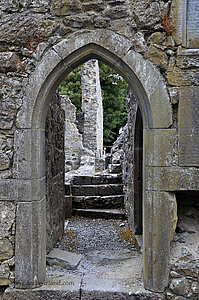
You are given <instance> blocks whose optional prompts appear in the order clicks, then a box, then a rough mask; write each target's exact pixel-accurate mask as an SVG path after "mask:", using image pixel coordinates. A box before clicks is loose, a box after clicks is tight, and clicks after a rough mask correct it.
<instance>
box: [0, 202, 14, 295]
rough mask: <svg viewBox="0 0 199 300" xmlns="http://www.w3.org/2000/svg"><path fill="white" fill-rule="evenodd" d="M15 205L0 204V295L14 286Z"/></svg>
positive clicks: (9, 203) (10, 203) (12, 203)
mask: <svg viewBox="0 0 199 300" xmlns="http://www.w3.org/2000/svg"><path fill="white" fill-rule="evenodd" d="M15 214H16V203H14V202H7V201H3V202H1V203H0V295H1V291H2V290H4V289H5V287H6V286H8V285H10V286H12V285H13V284H14V265H15V257H14V250H15Z"/></svg>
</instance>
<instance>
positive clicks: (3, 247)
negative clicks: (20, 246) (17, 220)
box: [0, 238, 13, 261]
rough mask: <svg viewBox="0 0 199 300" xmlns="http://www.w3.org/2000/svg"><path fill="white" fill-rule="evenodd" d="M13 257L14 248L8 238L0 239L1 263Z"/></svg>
mask: <svg viewBox="0 0 199 300" xmlns="http://www.w3.org/2000/svg"><path fill="white" fill-rule="evenodd" d="M12 256H13V246H12V244H11V242H10V241H9V240H8V239H7V238H0V261H3V260H6V259H9V258H11V257H12Z"/></svg>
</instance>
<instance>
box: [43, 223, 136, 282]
mask: <svg viewBox="0 0 199 300" xmlns="http://www.w3.org/2000/svg"><path fill="white" fill-rule="evenodd" d="M56 248H59V249H61V250H66V251H70V252H74V253H79V254H81V255H82V260H81V262H80V264H79V266H78V268H77V269H76V270H67V269H61V268H57V267H56V268H55V267H49V266H48V268H47V270H48V272H47V274H48V276H49V277H51V276H55V275H56V276H59V274H63V273H64V274H68V275H76V276H77V275H78V276H81V277H82V276H83V277H84V278H86V277H87V278H116V279H126V278H131V279H132V282H133V283H135V284H137V283H139V284H141V282H142V254H141V251H140V250H139V247H138V245H137V243H136V239H135V237H134V236H133V234H132V232H131V230H130V229H129V227H128V223H127V221H121V220H102V219H85V218H72V219H70V220H69V221H68V222H66V226H65V231H64V235H63V238H62V240H61V241H60V242H59V243H57V245H56ZM54 272H58V274H55V273H54Z"/></svg>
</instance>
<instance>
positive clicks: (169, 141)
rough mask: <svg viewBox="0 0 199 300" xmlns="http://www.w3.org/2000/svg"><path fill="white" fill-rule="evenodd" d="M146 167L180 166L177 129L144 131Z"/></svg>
mask: <svg viewBox="0 0 199 300" xmlns="http://www.w3.org/2000/svg"><path fill="white" fill-rule="evenodd" d="M144 149H145V154H144V165H145V166H165V167H166V166H168V167H169V166H172V165H177V164H178V149H177V133H176V130H175V129H144Z"/></svg>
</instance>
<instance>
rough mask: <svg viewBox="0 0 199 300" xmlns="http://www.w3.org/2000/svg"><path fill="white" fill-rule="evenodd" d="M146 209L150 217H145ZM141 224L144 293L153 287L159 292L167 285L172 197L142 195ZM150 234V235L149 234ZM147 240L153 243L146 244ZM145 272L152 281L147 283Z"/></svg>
mask: <svg viewBox="0 0 199 300" xmlns="http://www.w3.org/2000/svg"><path fill="white" fill-rule="evenodd" d="M147 203H148V204H147ZM149 209H150V210H151V209H152V216H151V214H150V215H149V211H150V210H149ZM151 219H152V221H151ZM144 220H145V221H144V222H145V226H144V232H143V235H144V236H143V238H144V246H143V255H144V261H143V263H144V267H143V271H144V281H145V286H146V287H147V288H148V289H151V287H152V286H153V290H156V291H161V290H162V291H163V290H164V287H166V286H167V284H168V279H169V278H168V277H169V253H170V244H171V242H172V239H173V235H174V232H175V228H176V224H177V203H176V199H175V195H174V194H173V193H165V192H155V191H154V192H153V191H150V192H145V194H144ZM148 230H149V231H148ZM150 231H151V234H152V235H150V234H149V232H150ZM151 236H152V237H153V239H151V240H150V238H151ZM149 245H150V246H149ZM149 270H151V272H152V273H151V274H153V276H152V281H150V280H149V277H151V274H150V273H149ZM150 285H151V286H150Z"/></svg>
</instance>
